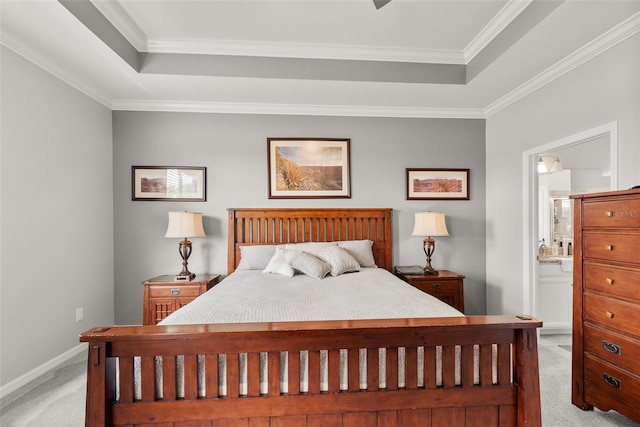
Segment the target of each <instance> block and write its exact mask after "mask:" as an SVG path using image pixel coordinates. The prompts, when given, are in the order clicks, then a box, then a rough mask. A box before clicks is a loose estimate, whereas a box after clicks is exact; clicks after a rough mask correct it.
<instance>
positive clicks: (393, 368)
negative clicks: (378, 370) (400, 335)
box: [385, 348, 398, 390]
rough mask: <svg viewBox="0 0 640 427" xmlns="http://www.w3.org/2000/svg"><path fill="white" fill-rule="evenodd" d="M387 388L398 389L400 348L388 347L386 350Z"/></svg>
mask: <svg viewBox="0 0 640 427" xmlns="http://www.w3.org/2000/svg"><path fill="white" fill-rule="evenodd" d="M386 353H387V355H386V375H385V382H386V384H387V385H386V389H387V390H397V389H398V349H397V348H388V349H387V351H386Z"/></svg>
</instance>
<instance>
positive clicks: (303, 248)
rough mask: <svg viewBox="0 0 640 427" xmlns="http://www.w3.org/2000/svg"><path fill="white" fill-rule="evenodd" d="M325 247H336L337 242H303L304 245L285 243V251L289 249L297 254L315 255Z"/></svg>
mask: <svg viewBox="0 0 640 427" xmlns="http://www.w3.org/2000/svg"><path fill="white" fill-rule="evenodd" d="M327 246H338V242H305V243H287V244H286V245H284V248H285V249H291V250H294V251H298V252H308V253H310V254H312V253H315V252H316V251H318V250H319V249H322V248H326V247H327Z"/></svg>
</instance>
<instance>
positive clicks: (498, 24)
mask: <svg viewBox="0 0 640 427" xmlns="http://www.w3.org/2000/svg"><path fill="white" fill-rule="evenodd" d="M531 1H533V0H509V2H508V3H507V4H506V5H505V6H504V7H503V8H502V9H501V10H500V12H498V14H497V15H496V16H495V17H494V18H493V19H492V20H491V22H489V24H488V25H487V26H486V27H485V28H483V29H482V31H481V32H480V33H479V34H478V35H477V36H476V37H475V38H474V39H473V40H472V41H471V43H469V45H467V47H466V48H465V49H464V50H463V51H456V50H427V49H409V48H399V47H390V48H379V47H370V46H341V45H328V44H296V43H262V42H246V41H240V40H199V39H182V40H162V39H148V38H147V36H146V35H145V34H144V32H143V31H142V30H141V29H140V27H139V26H138V25H137V24H136V23H135V21H134V20H133V19H132V18H131V17H130V16H129V15H128V14H127V12H126V11H125V10H124V8H123V7H122V6H121V5H120V4H119V2H117V1H109V2H104V1H102V2H97V1H93V0H92V3H93V5H94V6H95V7H96V8H97V9H98V10H99V11H100V12H101V13H102V14H103V15H104V16H105V17H106V18H107V19H108V20H109V21H110V22H111V23H112V24H113V25H114V27H116V28H117V29H118V31H120V32H121V33H122V35H123V36H124V37H125V38H126V39H127V40H128V41H129V43H131V44H132V45H133V46H134V47H135V48H136V49H137V50H138V51H139V52H150V53H181V54H198V55H242V56H268V57H282V58H314V59H352V60H364V61H402V62H417V63H433V64H456V65H467V64H468V63H469V62H470V61H471V60H472V59H473V58H474V57H475V56H476V55H477V54H478V53H480V52H481V51H482V49H484V48H485V47H486V46H487V45H488V44H489V43H490V42H491V41H492V40H493V39H494V38H495V37H496V36H497V35H498V34H500V32H501V31H503V30H504V29H505V28H506V27H507V26H508V25H509V24H510V23H511V22H512V21H513V20H514V19H515V18H516V17H517V16H518V15H520V13H521V12H522V11H523V10H524V9H526V8H527V6H528V5H529V3H531Z"/></svg>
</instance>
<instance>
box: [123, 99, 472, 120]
mask: <svg viewBox="0 0 640 427" xmlns="http://www.w3.org/2000/svg"><path fill="white" fill-rule="evenodd" d="M112 109H113V110H119V111H167V112H183V113H220V114H277V115H287V116H339V117H389V118H434V119H435V118H456V119H484V112H483V110H482V109H480V108H477V109H473V108H420V107H386V106H384V107H371V106H351V105H304V104H254V103H231V102H228V103H225V102H191V101H135V100H122V101H116V102H114V103H113V107H112Z"/></svg>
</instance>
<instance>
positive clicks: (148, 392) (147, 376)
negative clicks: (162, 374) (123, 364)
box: [140, 356, 156, 402]
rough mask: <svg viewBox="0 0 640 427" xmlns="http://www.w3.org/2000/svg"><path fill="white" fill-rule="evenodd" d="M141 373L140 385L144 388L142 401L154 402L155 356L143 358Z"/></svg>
mask: <svg viewBox="0 0 640 427" xmlns="http://www.w3.org/2000/svg"><path fill="white" fill-rule="evenodd" d="M140 371H141V372H140V375H141V381H140V384H141V386H142V396H141V400H142V401H143V402H153V401H154V400H155V398H156V384H155V378H156V364H155V359H154V357H153V356H145V357H142V358H141V363H140Z"/></svg>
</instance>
